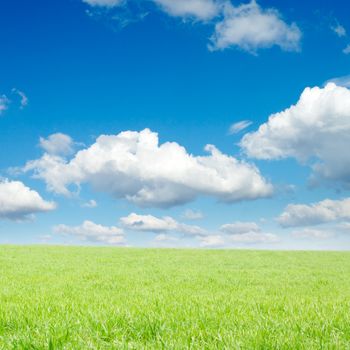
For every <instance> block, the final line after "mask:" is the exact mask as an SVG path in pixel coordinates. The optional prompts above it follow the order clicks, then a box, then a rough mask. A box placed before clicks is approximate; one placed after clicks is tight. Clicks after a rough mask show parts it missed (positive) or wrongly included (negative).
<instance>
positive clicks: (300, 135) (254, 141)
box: [241, 83, 350, 187]
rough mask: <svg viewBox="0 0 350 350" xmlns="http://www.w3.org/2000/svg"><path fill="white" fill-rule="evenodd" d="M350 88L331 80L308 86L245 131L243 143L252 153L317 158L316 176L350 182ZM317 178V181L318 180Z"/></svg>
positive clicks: (257, 156)
mask: <svg viewBox="0 0 350 350" xmlns="http://www.w3.org/2000/svg"><path fill="white" fill-rule="evenodd" d="M349 144H350V90H349V89H347V88H344V87H339V86H336V85H335V84H334V83H328V84H327V85H326V86H325V87H324V88H318V87H314V88H306V89H305V90H304V92H303V93H302V94H301V96H300V99H299V101H298V102H297V103H296V104H295V105H293V106H291V107H290V108H287V109H286V110H284V111H282V112H279V113H276V114H273V115H271V116H270V117H269V119H268V121H267V122H266V123H264V124H262V125H261V126H260V127H259V129H258V130H257V131H256V132H252V133H248V134H246V135H245V136H244V137H243V139H242V140H241V147H242V148H243V149H244V151H245V152H246V154H247V155H248V156H250V157H255V158H258V159H282V158H287V157H294V158H296V159H297V160H298V161H300V162H302V163H305V162H306V161H308V160H310V161H314V160H315V159H316V162H313V163H312V169H313V171H314V175H313V180H314V181H316V179H319V180H330V181H333V182H338V183H341V184H342V185H343V186H345V187H349V186H350V153H349V152H346V151H345V150H347V149H348V146H349ZM319 180H318V181H319Z"/></svg>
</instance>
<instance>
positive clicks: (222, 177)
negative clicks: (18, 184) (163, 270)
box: [23, 129, 273, 208]
mask: <svg viewBox="0 0 350 350" xmlns="http://www.w3.org/2000/svg"><path fill="white" fill-rule="evenodd" d="M205 150H206V151H207V152H208V153H209V155H205V156H193V155H192V154H189V153H188V152H187V151H186V149H185V148H184V147H182V146H180V145H179V144H178V143H176V142H166V143H163V144H159V141H158V135H157V133H155V132H152V131H150V130H149V129H145V130H143V131H141V132H135V131H125V132H121V133H120V134H118V135H102V136H100V137H98V138H97V140H96V142H95V143H94V144H93V145H91V146H90V147H88V148H86V149H84V150H81V151H79V152H77V153H76V154H75V155H74V157H73V158H72V159H70V160H67V159H66V158H64V157H61V156H57V155H56V154H49V153H45V154H44V155H43V156H42V158H40V159H37V160H33V161H30V162H28V163H27V164H26V165H25V167H24V168H23V171H24V172H28V171H32V172H33V173H34V177H36V178H39V179H42V180H44V181H45V182H46V184H47V188H48V190H50V191H53V192H55V193H59V194H63V195H68V196H69V195H70V194H71V191H70V189H69V186H71V185H76V186H78V187H79V186H80V185H81V184H83V183H88V184H90V185H91V186H92V187H93V188H94V189H95V190H97V191H102V192H106V193H109V194H110V195H112V196H113V197H114V198H123V199H126V200H128V201H130V202H132V203H135V204H136V205H139V206H143V207H163V208H167V207H172V206H175V205H179V204H183V203H186V202H190V201H192V200H194V199H195V198H196V197H198V196H210V197H213V198H215V199H217V200H220V201H223V202H228V203H231V202H236V201H241V200H253V199H258V198H264V197H268V196H270V195H271V194H272V191H273V188H272V185H271V184H270V183H268V181H266V180H265V179H264V178H263V177H262V176H261V174H260V172H259V170H258V169H257V168H256V167H255V166H254V165H252V164H249V163H246V162H243V161H239V160H237V159H236V158H234V157H231V156H228V155H225V154H223V153H221V152H220V151H219V150H218V149H217V148H215V146H212V145H207V146H206V147H205ZM55 153H56V152H55Z"/></svg>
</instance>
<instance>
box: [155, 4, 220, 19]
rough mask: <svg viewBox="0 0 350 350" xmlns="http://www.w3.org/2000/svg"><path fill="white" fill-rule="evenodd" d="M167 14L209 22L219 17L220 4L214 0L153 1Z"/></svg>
mask: <svg viewBox="0 0 350 350" xmlns="http://www.w3.org/2000/svg"><path fill="white" fill-rule="evenodd" d="M153 1H154V2H155V3H156V4H157V5H159V6H160V7H161V9H162V10H163V11H164V12H166V13H167V14H169V15H171V16H175V17H192V18H195V19H198V20H209V19H211V18H213V17H215V16H217V15H218V13H219V10H220V6H219V2H217V1H213V0H176V1H174V0H153Z"/></svg>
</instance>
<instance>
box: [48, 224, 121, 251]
mask: <svg viewBox="0 0 350 350" xmlns="http://www.w3.org/2000/svg"><path fill="white" fill-rule="evenodd" d="M53 232H54V233H56V234H63V235H70V236H73V237H76V238H78V239H80V240H82V241H91V242H101V243H106V244H116V245H121V244H125V237H124V231H123V230H122V229H121V228H119V227H116V226H103V225H99V224H95V223H94V222H92V221H89V220H86V221H84V222H83V223H82V224H81V225H80V226H67V225H63V224H60V225H57V226H54V228H53Z"/></svg>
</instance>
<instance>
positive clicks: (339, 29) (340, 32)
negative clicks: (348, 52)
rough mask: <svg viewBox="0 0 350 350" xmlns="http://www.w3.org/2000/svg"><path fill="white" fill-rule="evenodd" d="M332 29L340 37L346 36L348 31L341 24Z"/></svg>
mask: <svg viewBox="0 0 350 350" xmlns="http://www.w3.org/2000/svg"><path fill="white" fill-rule="evenodd" d="M331 29H332V30H333V32H334V33H335V34H337V35H338V36H339V37H342V36H346V29H345V28H344V27H343V26H342V25H341V24H339V23H336V25H334V26H331Z"/></svg>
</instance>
